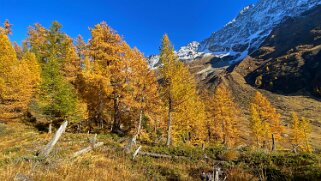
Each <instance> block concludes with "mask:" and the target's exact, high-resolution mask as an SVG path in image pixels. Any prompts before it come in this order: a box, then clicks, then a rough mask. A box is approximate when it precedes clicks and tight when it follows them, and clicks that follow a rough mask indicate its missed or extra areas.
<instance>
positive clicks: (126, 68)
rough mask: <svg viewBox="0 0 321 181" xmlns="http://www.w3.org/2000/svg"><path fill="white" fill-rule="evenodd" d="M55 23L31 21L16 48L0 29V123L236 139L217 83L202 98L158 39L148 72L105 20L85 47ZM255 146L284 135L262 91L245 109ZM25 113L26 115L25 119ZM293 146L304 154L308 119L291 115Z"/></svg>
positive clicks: (233, 111) (232, 107)
mask: <svg viewBox="0 0 321 181" xmlns="http://www.w3.org/2000/svg"><path fill="white" fill-rule="evenodd" d="M61 28H62V26H61V25H60V24H59V23H58V22H53V23H52V25H51V27H50V28H49V29H46V28H45V27H43V26H42V25H40V24H34V25H33V26H30V27H29V29H28V36H27V38H26V40H24V41H23V43H22V47H20V46H18V45H17V44H16V43H15V44H14V46H13V45H12V44H11V42H10V41H9V38H8V34H10V33H11V26H10V23H9V22H8V21H6V22H5V23H4V27H1V28H0V111H1V114H0V119H1V120H12V119H14V118H19V117H20V118H21V116H22V115H29V117H30V115H32V117H35V118H36V119H37V121H38V122H39V121H40V122H43V123H44V124H51V123H53V124H55V123H61V122H62V121H63V120H66V119H67V120H69V121H70V122H72V123H73V125H74V126H75V128H74V129H75V130H74V131H88V130H89V131H107V130H110V131H112V132H114V133H117V134H132V135H134V138H135V139H136V138H137V137H138V136H140V137H141V138H143V139H147V140H149V141H154V143H158V142H162V140H163V138H166V140H164V141H166V145H168V146H169V145H171V144H173V143H177V142H190V143H196V144H200V143H204V142H212V143H221V144H225V145H227V146H233V145H235V144H237V143H238V142H239V139H238V138H239V131H238V124H239V123H238V120H239V119H238V118H239V113H238V111H237V110H238V107H237V105H236V104H235V103H234V102H233V97H232V95H231V93H230V92H229V90H228V89H227V88H226V87H225V86H224V85H223V84H220V85H219V86H218V87H217V88H216V89H215V92H214V94H213V95H211V96H210V95H209V94H206V96H205V97H204V96H201V95H200V93H199V92H198V90H197V85H196V81H195V79H194V77H193V75H191V73H190V72H189V69H188V67H187V66H186V65H185V64H184V63H182V62H181V61H179V60H178V57H177V56H176V55H175V53H174V47H173V45H172V44H171V42H170V40H169V38H168V36H167V35H164V37H163V39H162V42H161V48H160V62H161V66H160V67H159V68H158V69H157V70H151V69H149V67H148V64H147V61H146V60H145V58H144V55H143V54H142V53H140V51H139V50H138V49H137V48H131V47H130V46H129V45H128V44H127V43H126V42H125V41H124V40H123V38H122V37H121V36H120V35H119V34H117V33H116V31H115V30H113V29H112V28H111V27H109V26H108V25H107V24H106V23H105V22H102V23H100V24H97V25H96V26H94V27H93V28H91V29H90V32H91V39H90V40H89V41H88V42H86V41H84V40H83V38H82V37H81V36H80V35H79V36H78V37H77V39H76V43H75V44H74V41H73V39H72V38H70V37H69V36H68V35H67V34H65V33H63V32H62V31H61ZM250 112H251V128H252V133H253V135H254V138H255V144H256V146H257V147H267V146H268V143H269V142H270V139H271V136H272V135H273V137H274V138H275V140H280V139H281V138H282V133H283V130H284V128H283V127H282V125H281V122H280V115H279V114H278V113H277V112H276V110H275V109H274V108H273V107H272V106H271V104H270V103H269V101H268V100H267V99H266V98H265V97H263V95H262V94H260V93H257V94H256V95H255V97H254V98H253V101H252V103H251V106H250ZM26 113H28V114H26ZM292 127H293V129H292V130H293V131H292V133H291V138H292V140H293V144H294V145H297V146H300V147H304V148H305V149H310V147H309V144H308V134H309V129H308V127H309V126H308V122H307V121H306V120H305V119H303V121H301V122H300V121H299V119H298V118H297V115H296V114H293V126H292Z"/></svg>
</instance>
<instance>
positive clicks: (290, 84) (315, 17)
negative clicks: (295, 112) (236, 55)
mask: <svg viewBox="0 0 321 181" xmlns="http://www.w3.org/2000/svg"><path fill="white" fill-rule="evenodd" d="M236 71H239V72H241V73H242V74H243V75H244V76H245V79H246V81H247V83H249V84H251V85H253V86H256V87H258V88H263V89H266V90H269V91H273V92H278V93H283V94H284V93H285V94H289V93H296V92H298V91H300V90H301V91H307V92H309V93H312V94H314V95H317V96H321V92H320V91H321V6H319V7H316V8H314V9H312V10H310V11H308V12H305V13H304V14H302V16H299V17H296V18H288V19H287V20H286V21H284V23H282V24H281V25H279V26H277V27H276V28H275V29H274V30H273V31H272V33H271V34H270V35H269V36H268V38H267V39H266V40H265V41H264V43H263V44H262V46H261V47H260V48H259V49H258V50H257V51H255V52H254V53H253V54H251V55H250V56H249V57H247V58H246V59H245V60H244V61H243V62H241V63H240V65H238V66H237V68H236Z"/></svg>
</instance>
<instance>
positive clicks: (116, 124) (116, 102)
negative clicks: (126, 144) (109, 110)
mask: <svg viewBox="0 0 321 181" xmlns="http://www.w3.org/2000/svg"><path fill="white" fill-rule="evenodd" d="M120 131H121V130H120V112H119V96H118V95H117V94H114V123H113V129H112V132H114V133H120Z"/></svg>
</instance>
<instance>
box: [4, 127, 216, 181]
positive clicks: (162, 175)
mask: <svg viewBox="0 0 321 181" xmlns="http://www.w3.org/2000/svg"><path fill="white" fill-rule="evenodd" d="M2 127H3V126H2ZM5 127H6V130H5V131H2V132H0V139H1V142H0V180H1V181H2V180H3V181H7V180H8V181H9V180H15V179H16V178H17V177H19V176H20V177H21V176H26V177H28V178H31V179H33V180H37V181H38V180H44V181H48V180H50V181H51V180H53V181H55V180H57V181H58V180H72V181H73V180H75V181H81V180H95V181H100V180H102V181H103V180H115V181H117V180H167V179H180V180H194V179H195V175H196V176H198V174H199V173H191V170H199V169H200V168H203V167H209V168H210V164H208V163H205V162H202V161H199V162H190V161H188V160H186V161H177V160H167V159H151V158H147V157H144V158H143V157H137V158H136V159H135V160H132V159H131V156H130V155H126V154H125V153H124V152H123V151H122V146H123V145H122V144H120V143H118V142H117V141H116V140H114V139H113V138H112V137H110V136H109V135H99V136H98V141H102V142H104V143H105V145H104V146H103V147H101V148H98V149H97V150H95V151H93V152H90V153H87V154H85V155H82V156H80V157H78V158H71V155H72V153H74V152H76V151H78V150H80V149H82V148H84V147H86V146H88V144H89V143H88V141H87V135H86V134H71V133H64V134H63V136H62V137H61V139H60V140H59V141H58V143H57V145H56V146H55V148H54V150H53V151H52V153H51V154H50V157H49V158H48V159H46V160H42V159H40V158H37V157H35V155H36V152H37V151H39V150H40V149H41V148H42V147H43V146H44V145H45V144H46V143H47V142H48V141H49V140H50V138H51V135H48V134H45V133H44V134H40V133H38V132H37V131H36V130H35V129H34V128H32V127H29V126H26V125H24V124H21V123H9V124H8V125H5ZM123 144H124V143H123Z"/></svg>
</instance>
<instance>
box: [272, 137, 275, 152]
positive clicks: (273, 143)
mask: <svg viewBox="0 0 321 181" xmlns="http://www.w3.org/2000/svg"><path fill="white" fill-rule="evenodd" d="M274 150H275V138H274V133H272V151H274Z"/></svg>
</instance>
